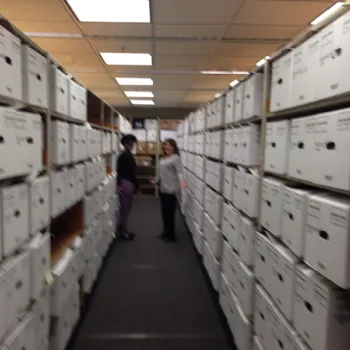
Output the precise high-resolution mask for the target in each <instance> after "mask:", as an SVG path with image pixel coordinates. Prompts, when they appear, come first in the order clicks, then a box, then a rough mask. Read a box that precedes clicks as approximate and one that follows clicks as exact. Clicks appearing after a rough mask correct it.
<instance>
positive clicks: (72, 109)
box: [68, 79, 79, 120]
mask: <svg viewBox="0 0 350 350" xmlns="http://www.w3.org/2000/svg"><path fill="white" fill-rule="evenodd" d="M78 94H79V90H78V84H77V83H75V82H74V81H73V80H71V79H69V80H68V96H69V99H68V116H69V117H70V118H72V119H75V120H79V102H78V98H79V97H78Z"/></svg>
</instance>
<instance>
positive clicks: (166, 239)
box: [158, 234, 176, 243]
mask: <svg viewBox="0 0 350 350" xmlns="http://www.w3.org/2000/svg"><path fill="white" fill-rule="evenodd" d="M158 238H159V239H161V240H162V241H163V242H166V243H170V242H176V239H175V238H170V237H168V236H166V235H164V234H161V235H160V236H159V237H158Z"/></svg>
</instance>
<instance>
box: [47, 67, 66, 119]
mask: <svg viewBox="0 0 350 350" xmlns="http://www.w3.org/2000/svg"><path fill="white" fill-rule="evenodd" d="M50 73H51V79H52V85H51V86H52V90H51V103H52V110H53V111H54V112H56V113H59V114H61V115H64V116H68V103H69V94H68V92H69V91H68V76H67V75H66V74H64V73H63V72H61V71H60V70H59V69H58V68H56V67H51V72H50Z"/></svg>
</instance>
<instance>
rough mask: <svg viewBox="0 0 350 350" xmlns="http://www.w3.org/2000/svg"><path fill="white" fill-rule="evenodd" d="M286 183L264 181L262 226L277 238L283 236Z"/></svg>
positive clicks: (270, 180) (271, 179)
mask: <svg viewBox="0 0 350 350" xmlns="http://www.w3.org/2000/svg"><path fill="white" fill-rule="evenodd" d="M283 194H284V183H283V182H282V181H279V180H276V179H273V178H263V179H262V197H261V225H262V226H263V227H264V228H265V229H266V230H268V231H269V232H270V233H272V234H273V235H274V236H276V237H281V236H282V223H283Z"/></svg>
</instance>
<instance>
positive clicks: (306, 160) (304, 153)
mask: <svg viewBox="0 0 350 350" xmlns="http://www.w3.org/2000/svg"><path fill="white" fill-rule="evenodd" d="M307 119H308V118H305V117H304V118H297V119H292V121H291V126H290V128H291V137H290V148H289V156H288V175H289V176H290V177H292V178H296V179H301V180H308V178H309V175H308V169H309V166H310V165H309V164H311V162H310V159H311V158H310V157H311V154H309V152H308V150H307V149H306V146H307V144H306V125H305V124H306V121H307ZM314 165H315V163H314V162H312V166H314Z"/></svg>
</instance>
